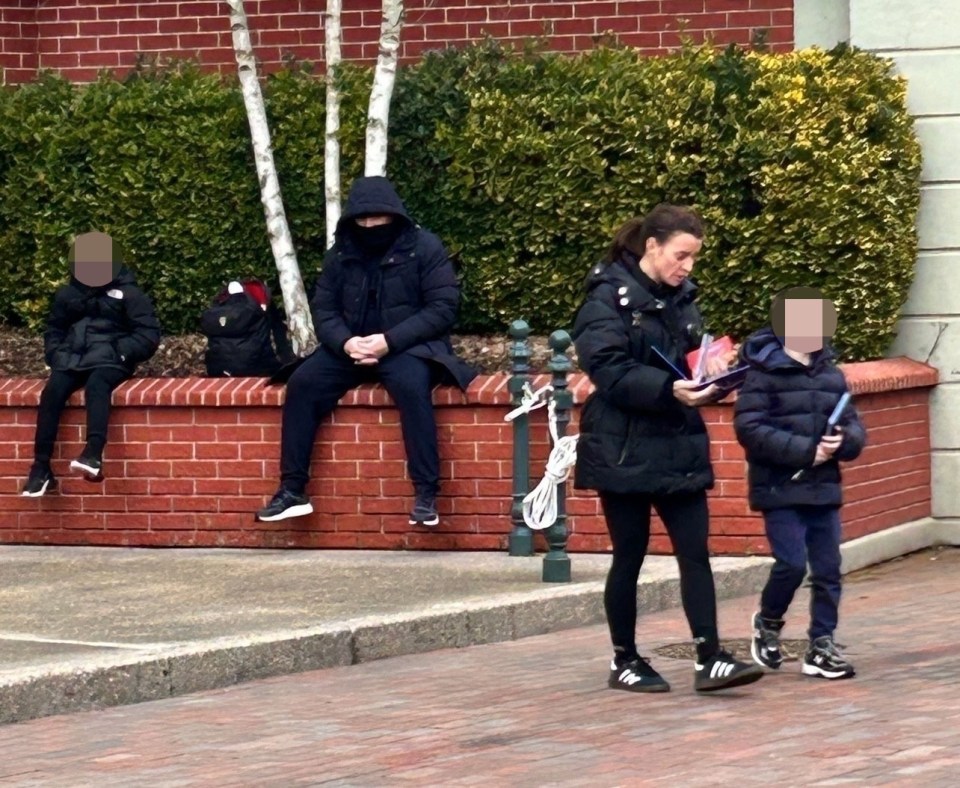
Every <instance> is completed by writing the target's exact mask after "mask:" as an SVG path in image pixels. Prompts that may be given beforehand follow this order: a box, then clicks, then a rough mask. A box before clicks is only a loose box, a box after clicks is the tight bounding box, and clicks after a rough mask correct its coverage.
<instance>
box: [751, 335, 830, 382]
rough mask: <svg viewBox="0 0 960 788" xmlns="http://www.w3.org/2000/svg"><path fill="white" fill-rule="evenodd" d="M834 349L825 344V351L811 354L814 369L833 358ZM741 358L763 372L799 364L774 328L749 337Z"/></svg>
mask: <svg viewBox="0 0 960 788" xmlns="http://www.w3.org/2000/svg"><path fill="white" fill-rule="evenodd" d="M833 355H834V354H833V349H832V348H831V347H830V346H829V345H828V344H826V343H824V346H823V349H822V350H818V351H816V352H815V353H813V354H811V360H812V362H813V363H812V364H811V366H812V367H817V366H818V365H819V364H820V363H821V362H823V361H829V360H831V359H832V358H833ZM740 358H742V359H743V360H744V361H746V362H747V363H749V364H751V365H752V366H755V367H759V368H760V369H763V370H767V371H770V370H773V369H783V368H786V367H795V366H796V365H797V364H798V363H799V362H798V361H795V360H794V359H792V358H790V356H788V355H787V351H785V350H784V349H783V340H782V339H781V338H780V337H778V336H777V335H776V334H775V333H774V332H773V328H772V327H770V326H767V327H766V328H761V329H760V330H759V331H757V332H756V333H754V334H751V335H750V336H749V337H747V338H746V339H745V340H744V342H743V346H742V347H741V348H740Z"/></svg>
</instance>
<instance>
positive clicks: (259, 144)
mask: <svg viewBox="0 0 960 788" xmlns="http://www.w3.org/2000/svg"><path fill="white" fill-rule="evenodd" d="M226 2H227V5H228V6H230V29H231V30H232V31H233V49H234V52H235V54H236V57H237V69H238V72H239V75H240V87H241V89H242V91H243V102H244V105H245V106H246V109H247V121H248V122H249V124H250V138H251V140H252V142H253V157H254V160H255V162H256V165H257V177H258V179H259V181H260V201H261V202H262V203H263V212H264V216H265V217H266V221H267V236H268V237H269V238H270V248H271V250H272V251H273V259H274V261H275V262H276V265H277V271H278V272H279V273H280V290H281V291H282V293H283V307H284V310H285V311H286V313H287V328H288V329H289V331H290V340H291V344H292V345H293V352H294V353H296V354H297V355H298V356H305V355H307V354H308V353H310V352H312V351H313V349H314V348H315V347H316V345H317V339H316V335H315V334H314V331H313V319H312V318H311V316H310V305H309V303H308V301H307V294H306V291H305V290H304V288H303V279H302V278H301V276H300V266H299V265H298V264H297V253H296V251H295V250H294V248H293V239H292V238H291V236H290V228H289V227H288V226H287V216H286V213H285V212H284V210H283V197H282V195H281V194H280V181H279V180H278V179H277V168H276V165H275V164H274V161H273V147H272V146H271V143H270V128H269V126H268V125H267V113H266V108H265V107H264V104H263V94H262V93H261V92H260V82H259V81H258V79H257V64H256V60H255V59H254V55H253V45H252V44H251V43H250V31H249V29H248V27H247V15H246V13H245V12H244V9H243V0H226Z"/></svg>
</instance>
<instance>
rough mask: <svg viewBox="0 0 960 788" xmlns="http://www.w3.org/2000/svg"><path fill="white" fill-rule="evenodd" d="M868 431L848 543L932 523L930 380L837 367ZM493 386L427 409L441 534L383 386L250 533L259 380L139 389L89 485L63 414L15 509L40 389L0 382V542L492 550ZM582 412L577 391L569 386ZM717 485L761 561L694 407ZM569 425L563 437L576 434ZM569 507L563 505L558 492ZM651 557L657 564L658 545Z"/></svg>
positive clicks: (129, 390) (271, 401)
mask: <svg viewBox="0 0 960 788" xmlns="http://www.w3.org/2000/svg"><path fill="white" fill-rule="evenodd" d="M845 371H846V373H847V376H848V378H849V380H850V382H851V387H852V389H853V390H854V391H855V392H856V393H857V394H858V397H857V406H858V408H859V409H860V411H861V413H862V414H863V417H864V420H865V422H866V424H867V428H868V429H869V433H870V434H869V446H868V448H867V449H866V451H865V452H864V454H863V456H862V457H861V458H860V460H858V461H857V462H856V463H855V464H853V465H852V466H849V467H848V469H847V470H846V496H847V505H846V508H845V511H844V529H845V537H846V538H854V537H858V536H862V535H864V534H867V533H872V532H874V531H878V530H881V529H883V528H888V527H890V526H892V525H896V524H899V523H904V522H909V521H912V520H916V519H918V518H921V517H925V516H928V515H929V514H930V444H929V428H930V423H929V408H928V398H929V394H930V388H929V387H930V386H932V385H933V384H934V383H935V382H936V377H937V373H936V371H935V370H933V369H931V368H929V367H926V366H924V365H922V364H919V363H917V362H913V361H908V360H906V359H898V360H888V361H876V362H868V363H864V364H853V365H849V366H848V367H847V368H846V370H845ZM506 380H507V378H506V376H505V375H496V376H490V377H483V378H481V379H479V380H478V381H477V382H475V383H474V385H473V386H472V387H471V389H470V391H469V392H468V395H467V396H466V397H464V396H463V395H461V394H460V392H459V391H456V390H448V389H444V390H440V391H438V392H437V394H436V403H437V406H438V408H437V411H438V421H439V424H440V427H439V430H440V438H441V457H442V474H443V477H444V479H445V482H444V487H443V495H442V497H441V499H440V504H439V505H440V512H441V515H442V523H441V525H440V527H439V528H438V529H437V531H436V532H433V533H429V532H424V531H423V530H422V529H416V528H411V527H410V526H408V525H407V512H408V511H409V507H410V505H411V489H410V484H409V482H408V481H407V480H406V478H405V472H404V469H405V464H404V459H403V457H404V454H403V445H402V442H401V436H400V427H399V423H398V420H397V413H396V411H395V410H394V409H393V408H392V407H390V406H389V404H388V402H387V400H386V395H385V393H384V392H383V391H382V390H381V389H380V388H379V387H365V388H362V389H359V390H357V391H355V392H352V393H351V394H350V395H348V396H347V397H346V398H345V400H344V402H343V403H342V405H341V407H340V408H339V409H338V410H337V411H336V412H335V413H334V414H333V417H332V419H331V420H330V422H328V423H326V424H325V425H324V426H322V427H321V432H320V436H319V439H318V441H317V446H316V451H315V453H314V463H313V469H312V475H313V479H314V481H313V482H311V486H310V487H309V488H308V492H309V493H310V495H311V497H312V500H313V504H314V506H315V507H316V510H317V511H316V513H315V514H314V515H312V516H310V517H307V518H302V519H298V520H288V521H285V522H281V523H275V524H268V523H256V522H254V519H253V512H254V511H255V510H256V509H258V508H259V507H260V506H261V505H263V503H264V502H265V500H266V499H267V498H269V496H270V495H271V494H272V493H273V492H274V491H275V489H276V487H277V475H278V455H279V440H280V427H279V423H280V408H279V407H278V406H279V405H280V403H281V401H282V396H283V390H282V389H277V388H269V389H266V388H263V387H262V386H261V381H259V380H223V379H219V380H211V379H186V380H184V379H172V378H166V379H139V380H133V381H130V382H129V383H126V384H124V386H122V387H121V388H120V389H119V390H118V391H117V393H116V394H115V397H114V403H115V406H116V407H115V410H114V413H113V418H112V421H111V425H110V436H109V437H110V444H109V445H108V447H107V453H106V462H105V471H106V474H107V479H106V481H105V482H104V483H103V484H100V485H96V484H90V483H88V482H85V481H83V480H81V479H76V478H73V477H72V476H71V475H70V474H69V471H68V469H67V466H68V465H69V461H70V460H71V459H72V458H74V457H75V456H77V455H78V454H79V452H80V450H81V448H82V443H81V434H82V432H83V430H82V423H83V411H82V409H80V408H78V407H77V404H78V403H79V395H78V396H77V397H76V398H75V399H74V400H73V401H72V404H73V407H70V408H68V410H67V412H66V413H65V416H64V420H63V426H62V428H61V432H60V441H59V443H58V454H57V456H56V458H55V460H54V472H55V473H56V474H57V475H58V476H59V477H60V479H61V493H60V494H56V495H47V496H45V497H43V498H39V499H34V498H24V497H21V496H19V495H18V492H19V489H20V485H21V484H22V482H23V479H24V477H25V475H26V473H27V470H28V467H29V465H30V461H31V458H32V440H33V434H34V423H35V409H34V408H35V406H36V403H37V401H38V398H39V394H40V390H41V388H42V386H43V381H42V380H20V379H6V380H4V381H2V382H0V508H2V513H0V542H5V543H20V544H94V545H156V546H200V545H202V546H243V547H324V548H357V547H359V548H387V549H392V548H409V549H468V550H480V549H484V550H494V549H503V548H505V546H506V540H507V534H508V533H509V531H510V526H511V523H510V514H509V513H510V502H511V500H510V495H511V478H512V466H511V457H512V446H511V431H512V427H511V426H510V425H509V424H507V423H505V422H504V421H503V415H504V414H505V413H506V411H507V410H508V407H509V405H508V403H509V398H508V395H507V392H506V390H505V389H506ZM571 384H572V385H571V388H572V390H573V391H574V393H575V395H576V397H577V400H578V401H582V400H583V398H584V397H585V396H586V394H587V392H588V390H589V382H588V381H587V380H586V379H585V378H583V377H582V376H577V377H576V378H574V379H573V380H572V381H571ZM706 418H707V421H708V426H709V429H710V433H711V437H712V439H713V459H714V468H715V470H716V474H717V478H718V483H717V486H716V489H715V490H714V491H713V492H712V493H711V498H710V505H711V513H712V526H711V528H712V537H711V546H712V548H713V550H714V551H715V552H717V553H725V554H743V553H764V552H766V550H767V547H766V541H765V539H764V537H763V529H762V523H761V521H760V519H759V517H758V516H757V515H756V514H754V513H751V512H750V511H749V509H748V508H747V504H746V500H745V494H746V486H745V482H744V473H745V464H744V460H743V453H742V451H741V449H740V447H739V445H738V444H737V443H736V441H735V439H734V434H733V426H732V424H731V418H732V408H731V407H730V406H729V405H719V406H715V407H711V408H708V409H706ZM575 429H576V424H575V423H574V424H573V427H572V430H571V431H575ZM531 433H532V435H533V436H534V438H535V443H534V446H533V451H532V454H533V462H532V468H531V477H532V479H533V483H534V484H535V483H536V482H537V481H538V480H539V479H540V477H541V476H542V474H543V466H544V460H545V459H546V454H547V448H548V447H547V437H546V435H547V433H546V424H545V413H544V410H539V411H535V412H534V414H533V415H532V426H531ZM570 492H571V493H573V490H572V488H571V489H570ZM568 502H569V506H568V511H569V513H570V516H571V518H570V527H571V531H572V535H571V539H570V549H571V550H579V551H602V550H607V549H608V547H609V544H608V539H607V536H606V532H605V530H604V526H603V521H602V518H601V517H600V515H599V511H598V505H597V499H596V498H595V497H594V496H593V495H592V494H589V493H577V494H575V495H574V494H571V497H570V498H569V499H568ZM652 549H653V550H654V551H656V552H668V551H669V546H668V544H667V541H666V539H665V537H664V536H663V534H662V531H659V532H658V534H657V535H656V536H655V537H654V539H653V543H652Z"/></svg>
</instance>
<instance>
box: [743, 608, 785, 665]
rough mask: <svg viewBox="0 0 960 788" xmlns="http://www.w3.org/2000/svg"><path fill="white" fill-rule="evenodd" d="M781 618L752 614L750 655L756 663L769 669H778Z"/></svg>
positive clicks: (781, 654)
mask: <svg viewBox="0 0 960 788" xmlns="http://www.w3.org/2000/svg"><path fill="white" fill-rule="evenodd" d="M781 629H783V619H781V618H764V617H763V616H761V615H760V614H759V613H754V614H753V639H752V640H751V641H750V656H751V657H753V661H754V662H756V663H757V664H758V665H763V666H764V667H765V668H770V670H780V666H781V665H782V664H783V653H782V652H781V651H780V630H781Z"/></svg>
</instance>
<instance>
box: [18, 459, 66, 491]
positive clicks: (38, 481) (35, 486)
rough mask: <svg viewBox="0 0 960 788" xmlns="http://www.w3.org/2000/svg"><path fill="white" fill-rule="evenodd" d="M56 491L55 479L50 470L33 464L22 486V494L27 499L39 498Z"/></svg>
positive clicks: (47, 467)
mask: <svg viewBox="0 0 960 788" xmlns="http://www.w3.org/2000/svg"><path fill="white" fill-rule="evenodd" d="M56 489H57V479H56V477H55V476H54V475H53V471H51V470H50V466H49V465H37V464H34V465H33V466H31V468H30V475H29V476H27V481H26V484H24V485H23V492H21V493H20V494H21V495H25V496H27V497H28V498H39V497H40V496H41V495H46V494H47V493H48V492H53V491H55V490H56Z"/></svg>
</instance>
